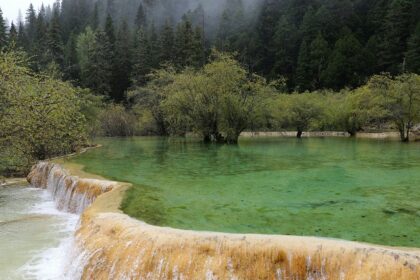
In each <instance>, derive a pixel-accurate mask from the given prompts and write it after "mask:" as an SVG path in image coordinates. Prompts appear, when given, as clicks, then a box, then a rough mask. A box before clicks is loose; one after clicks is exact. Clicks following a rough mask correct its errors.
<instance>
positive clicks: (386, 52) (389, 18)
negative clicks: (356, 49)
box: [379, 0, 413, 74]
mask: <svg viewBox="0 0 420 280" xmlns="http://www.w3.org/2000/svg"><path fill="white" fill-rule="evenodd" d="M412 3H413V1H412V0H394V1H392V2H391V5H390V6H389V9H388V13H387V15H386V19H385V30H386V31H385V39H384V42H383V45H382V51H381V54H380V58H381V60H380V62H379V63H380V65H381V67H382V70H384V71H389V72H390V73H392V74H398V73H401V72H402V68H403V63H404V53H405V52H406V50H407V41H408V38H409V36H410V31H409V27H410V19H411V18H410V15H411V7H412Z"/></svg>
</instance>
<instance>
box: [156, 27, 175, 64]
mask: <svg viewBox="0 0 420 280" xmlns="http://www.w3.org/2000/svg"><path fill="white" fill-rule="evenodd" d="M174 41H175V38H174V30H173V28H172V25H171V24H170V23H169V21H168V20H167V21H166V22H165V25H164V26H163V29H162V32H161V36H160V48H159V49H160V57H159V60H160V62H161V63H173V62H174Z"/></svg>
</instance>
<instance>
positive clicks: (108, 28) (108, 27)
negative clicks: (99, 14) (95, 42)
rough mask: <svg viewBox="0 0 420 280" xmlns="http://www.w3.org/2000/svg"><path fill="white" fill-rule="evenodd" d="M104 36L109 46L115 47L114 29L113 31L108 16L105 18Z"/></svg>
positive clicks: (112, 25)
mask: <svg viewBox="0 0 420 280" xmlns="http://www.w3.org/2000/svg"><path fill="white" fill-rule="evenodd" d="M104 31H105V34H106V36H107V37H108V42H109V43H110V44H111V47H114V45H115V29H114V21H113V19H112V17H111V15H110V14H108V16H107V17H106V21H105V30H104Z"/></svg>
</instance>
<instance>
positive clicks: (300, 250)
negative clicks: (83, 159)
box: [43, 163, 420, 279]
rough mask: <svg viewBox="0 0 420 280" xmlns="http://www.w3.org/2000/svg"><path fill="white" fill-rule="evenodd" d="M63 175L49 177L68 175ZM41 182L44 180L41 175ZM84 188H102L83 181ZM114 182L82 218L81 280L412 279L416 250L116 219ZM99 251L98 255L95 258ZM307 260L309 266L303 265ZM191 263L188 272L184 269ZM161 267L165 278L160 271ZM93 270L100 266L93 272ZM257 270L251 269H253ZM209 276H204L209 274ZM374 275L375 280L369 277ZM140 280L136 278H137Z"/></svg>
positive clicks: (417, 266) (417, 264)
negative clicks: (145, 279) (106, 279)
mask: <svg viewBox="0 0 420 280" xmlns="http://www.w3.org/2000/svg"><path fill="white" fill-rule="evenodd" d="M63 167H64V168H65V169H68V170H69V171H70V172H71V173H72V174H78V175H83V178H78V180H81V181H86V180H90V179H85V178H86V177H87V178H91V176H92V175H91V174H89V173H86V172H84V171H83V170H82V168H83V167H82V166H81V165H66V163H64V165H63ZM65 169H62V170H61V171H60V170H56V171H55V173H57V172H63V174H65V176H70V175H69V174H70V173H68V171H66V170H65ZM43 176H45V175H43ZM89 182H90V183H91V185H90V186H86V187H87V188H97V185H98V184H99V185H101V184H103V183H104V182H105V183H106V182H108V183H109V182H110V181H103V182H101V181H98V179H94V181H89ZM114 183H116V184H115V185H114V186H113V187H112V188H111V189H110V190H109V191H107V192H104V193H97V196H96V197H95V199H94V200H93V203H92V204H91V205H90V206H89V207H88V208H87V209H86V210H85V211H84V212H83V214H82V216H81V222H80V228H79V229H78V230H77V233H76V242H77V244H78V248H79V250H80V255H81V256H84V257H83V258H82V259H83V263H84V269H83V274H82V279H91V278H92V277H99V278H100V277H109V275H114V276H115V277H116V278H117V279H118V278H119V277H123V276H126V275H132V276H133V278H134V276H138V277H140V276H144V277H146V276H147V275H154V276H156V277H155V278H154V279H167V278H173V277H169V276H173V275H174V273H175V274H178V275H182V276H183V277H184V278H187V279H197V278H198V279H200V278H206V277H207V276H209V275H210V276H211V277H207V278H208V279H220V278H222V279H225V278H234V277H233V276H235V277H237V278H238V279H262V278H264V279H265V278H272V277H275V276H276V273H278V272H279V271H281V272H282V273H283V274H282V275H283V276H287V277H297V278H296V279H307V278H308V277H312V278H313V279H321V278H322V277H327V278H329V279H338V278H339V277H341V276H340V275H341V274H342V273H343V271H345V275H346V277H345V278H346V279H347V278H348V279H361V278H363V279H364V278H365V277H366V276H367V275H371V276H375V278H374V279H418V278H419V277H420V248H405V247H403V248H401V247H389V246H381V245H372V244H368V243H361V242H354V241H345V240H340V239H329V238H320V237H302V236H285V235H262V234H228V233H218V232H202V231H194V230H180V229H173V228H169V227H158V226H153V225H149V224H146V223H144V222H142V221H140V220H137V219H135V218H131V217H129V216H128V215H126V214H124V213H122V211H121V210H120V204H121V201H122V199H123V196H124V193H125V191H126V190H127V189H128V188H129V187H130V186H131V184H127V183H119V182H114ZM98 252H100V253H98ZM308 260H309V263H308ZM191 262H194V266H192V265H191ZM162 263H164V264H165V271H164V272H162ZM98 264H101V265H99V266H98ZM255 264H258V266H255ZM209 271H210V272H211V273H210V274H209ZM378 275H380V277H379V278H377V277H376V276H378ZM140 278H141V277H140Z"/></svg>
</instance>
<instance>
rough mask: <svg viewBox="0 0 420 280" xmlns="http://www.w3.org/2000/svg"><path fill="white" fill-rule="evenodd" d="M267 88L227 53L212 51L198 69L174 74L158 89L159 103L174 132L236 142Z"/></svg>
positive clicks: (253, 119) (215, 140)
mask: <svg viewBox="0 0 420 280" xmlns="http://www.w3.org/2000/svg"><path fill="white" fill-rule="evenodd" d="M267 88H268V86H267V84H266V83H265V81H264V80H263V79H262V78H260V77H257V76H250V75H248V73H247V71H246V70H245V69H244V68H243V67H241V66H240V65H239V63H238V62H237V61H235V60H234V59H233V58H232V57H231V56H229V55H226V54H222V53H217V52H214V53H213V59H212V61H211V62H210V63H209V64H207V65H205V66H204V68H203V69H202V70H198V71H194V70H192V69H187V70H184V71H182V72H181V73H179V74H174V76H173V82H172V83H170V84H169V85H167V86H166V87H164V88H163V89H162V90H163V92H164V93H165V95H166V98H165V100H164V101H163V102H162V106H163V110H164V112H165V117H166V119H167V121H168V123H169V125H170V127H172V128H174V129H175V132H178V134H179V132H182V131H184V133H185V132H187V131H190V130H191V131H193V132H195V133H197V134H199V135H201V136H202V137H203V140H204V141H206V142H218V143H237V141H238V138H239V135H240V134H241V132H242V131H243V130H244V129H246V128H247V127H249V126H250V124H251V123H252V122H254V121H255V120H256V119H258V114H259V112H260V110H261V107H262V106H264V105H263V104H264V102H263V98H262V97H263V96H264V94H265V93H267V92H268V90H267ZM172 133H174V132H173V131H172Z"/></svg>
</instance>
